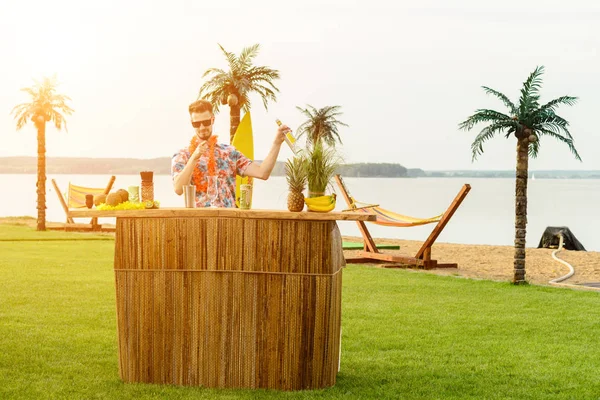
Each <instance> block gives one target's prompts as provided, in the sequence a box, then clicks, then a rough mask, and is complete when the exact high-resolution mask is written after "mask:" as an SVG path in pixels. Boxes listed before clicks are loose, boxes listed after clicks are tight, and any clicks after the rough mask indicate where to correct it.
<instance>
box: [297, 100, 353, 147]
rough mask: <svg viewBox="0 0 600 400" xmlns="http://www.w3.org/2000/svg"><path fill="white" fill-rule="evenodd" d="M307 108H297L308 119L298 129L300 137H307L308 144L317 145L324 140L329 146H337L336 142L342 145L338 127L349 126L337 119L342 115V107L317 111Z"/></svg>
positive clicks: (326, 107)
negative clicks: (320, 140)
mask: <svg viewBox="0 0 600 400" xmlns="http://www.w3.org/2000/svg"><path fill="white" fill-rule="evenodd" d="M307 106H308V107H307V108H301V107H296V108H297V109H298V110H300V112H302V114H304V116H305V117H306V118H307V119H306V121H305V122H304V123H302V125H300V126H299V127H298V137H300V136H302V135H306V141H307V144H310V143H316V142H317V141H318V140H319V139H322V140H323V141H324V142H325V143H327V144H328V145H329V146H332V147H333V146H335V142H336V140H337V141H338V142H339V143H340V144H342V139H340V134H339V132H338V126H348V125H346V124H345V123H343V122H341V121H339V120H338V119H337V117H339V116H340V115H342V113H341V112H340V111H339V110H340V108H341V107H340V106H325V107H323V108H320V109H318V110H317V109H316V108H315V107H313V106H311V105H309V104H308V105H307Z"/></svg>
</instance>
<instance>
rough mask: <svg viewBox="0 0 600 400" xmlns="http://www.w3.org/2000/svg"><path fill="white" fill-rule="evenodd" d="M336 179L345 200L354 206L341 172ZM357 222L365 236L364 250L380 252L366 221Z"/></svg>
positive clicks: (349, 205) (350, 205)
mask: <svg viewBox="0 0 600 400" xmlns="http://www.w3.org/2000/svg"><path fill="white" fill-rule="evenodd" d="M335 181H336V182H337V184H338V186H339V187H340V191H341V192H342V196H344V200H346V203H348V207H350V208H354V207H353V205H352V204H353V201H352V199H351V198H350V193H349V192H348V189H347V188H346V186H345V185H344V182H343V181H342V176H341V175H339V174H338V175H336V176H335ZM356 224H357V225H358V229H359V230H360V233H361V235H362V237H363V243H364V247H363V250H364V251H365V252H368V253H379V250H377V246H376V245H375V241H374V240H373V238H372V237H371V234H370V233H369V230H368V229H367V226H366V225H365V223H364V222H363V221H356Z"/></svg>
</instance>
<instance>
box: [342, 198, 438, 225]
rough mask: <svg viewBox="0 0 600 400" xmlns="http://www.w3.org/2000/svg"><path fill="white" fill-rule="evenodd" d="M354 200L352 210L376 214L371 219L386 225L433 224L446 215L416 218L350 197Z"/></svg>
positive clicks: (375, 222)
mask: <svg viewBox="0 0 600 400" xmlns="http://www.w3.org/2000/svg"><path fill="white" fill-rule="evenodd" d="M350 199H351V201H352V205H351V209H352V211H359V212H363V213H366V214H374V215H375V216H376V217H377V219H376V220H375V221H369V222H372V223H374V224H377V225H385V226H404V227H408V226H419V225H426V224H431V223H433V222H439V221H440V219H442V217H443V216H444V213H442V214H440V215H436V216H435V217H431V218H416V217H410V216H408V215H402V214H398V213H395V212H393V211H389V210H386V209H385V208H381V207H379V205H376V204H367V203H362V202H359V201H356V200H355V199H354V198H352V197H350ZM359 204H363V205H364V206H357V205H359Z"/></svg>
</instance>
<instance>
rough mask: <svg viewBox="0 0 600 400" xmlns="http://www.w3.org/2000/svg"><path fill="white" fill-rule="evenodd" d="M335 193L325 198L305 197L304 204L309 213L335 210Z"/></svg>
mask: <svg viewBox="0 0 600 400" xmlns="http://www.w3.org/2000/svg"><path fill="white" fill-rule="evenodd" d="M335 197H336V195H335V193H333V194H330V195H327V196H319V197H310V198H309V197H307V198H305V199H304V203H305V204H306V206H307V207H308V209H309V210H310V211H316V212H329V211H331V210H333V209H334V208H335Z"/></svg>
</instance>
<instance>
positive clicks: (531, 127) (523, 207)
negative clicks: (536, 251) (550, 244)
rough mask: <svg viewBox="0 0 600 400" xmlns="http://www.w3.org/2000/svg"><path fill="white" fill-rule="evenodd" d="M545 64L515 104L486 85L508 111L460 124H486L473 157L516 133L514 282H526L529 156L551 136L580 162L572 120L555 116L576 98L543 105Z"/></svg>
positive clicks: (478, 112) (488, 113)
mask: <svg viewBox="0 0 600 400" xmlns="http://www.w3.org/2000/svg"><path fill="white" fill-rule="evenodd" d="M543 73H544V67H543V66H541V67H536V69H535V70H534V71H533V72H532V73H531V74H530V75H529V77H528V78H527V80H526V81H525V82H524V83H523V87H522V89H521V96H520V98H519V103H518V104H517V105H515V104H514V103H512V102H511V101H510V100H509V99H508V97H507V96H506V95H504V94H502V93H500V92H498V91H496V90H493V89H490V88H488V87H485V86H483V89H484V91H485V92H486V93H487V94H491V95H493V96H496V97H497V98H499V99H500V100H501V101H502V102H503V103H504V105H505V106H506V107H507V108H508V113H507V114H503V113H500V112H498V111H493V110H485V109H479V110H476V111H475V114H473V115H472V116H470V117H469V118H467V120H466V121H464V122H462V123H460V124H459V128H460V129H464V130H467V131H468V130H470V129H471V128H473V126H475V125H476V124H478V123H486V124H487V126H486V127H485V128H483V129H482V130H481V132H480V133H479V134H478V135H477V136H476V137H475V140H474V141H473V143H472V144H471V150H472V160H473V161H475V160H476V159H477V156H479V155H481V154H483V144H484V143H485V142H486V141H488V140H489V139H491V138H493V137H494V136H496V134H499V133H502V134H503V135H504V137H506V138H507V139H508V138H510V137H511V135H514V137H516V139H517V169H516V183H515V257H514V276H513V283H515V284H521V283H526V280H525V236H526V229H527V176H528V168H529V157H532V158H535V157H537V155H538V152H539V149H540V139H541V138H542V137H544V136H548V137H552V138H554V139H556V140H559V141H561V142H563V143H565V144H566V145H567V146H569V149H570V150H571V153H573V155H574V156H575V158H576V159H577V160H579V161H581V157H579V154H578V153H577V150H576V149H575V146H574V145H573V137H572V136H571V133H570V132H569V128H568V127H569V123H568V122H567V121H566V120H565V119H564V118H561V117H560V116H558V115H556V113H555V110H556V108H557V107H558V106H559V105H561V104H564V105H568V106H572V105H574V104H575V103H576V101H577V98H576V97H571V96H562V97H559V98H557V99H554V100H552V101H550V102H548V103H546V104H544V105H540V103H539V99H540V95H539V90H540V88H541V86H542V79H541V75H542V74H543Z"/></svg>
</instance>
